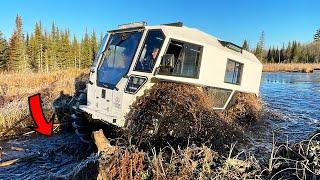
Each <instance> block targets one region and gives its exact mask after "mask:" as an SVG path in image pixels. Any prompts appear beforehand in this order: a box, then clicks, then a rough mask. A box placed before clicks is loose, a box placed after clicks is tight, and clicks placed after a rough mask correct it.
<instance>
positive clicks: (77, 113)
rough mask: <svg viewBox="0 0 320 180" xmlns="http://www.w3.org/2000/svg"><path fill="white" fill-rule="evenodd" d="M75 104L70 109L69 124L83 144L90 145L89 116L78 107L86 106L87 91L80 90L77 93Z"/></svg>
mask: <svg viewBox="0 0 320 180" xmlns="http://www.w3.org/2000/svg"><path fill="white" fill-rule="evenodd" d="M74 100H75V103H74V104H73V106H72V109H71V122H72V126H73V127H74V128H75V133H76V134H77V135H78V136H79V137H80V140H81V141H82V142H84V143H91V142H92V138H91V133H92V130H93V128H92V126H90V117H89V115H88V114H87V113H86V112H84V111H82V110H81V109H80V108H79V106H80V105H86V104H87V91H86V90H82V91H79V92H78V95H77V96H76V97H75V99H74Z"/></svg>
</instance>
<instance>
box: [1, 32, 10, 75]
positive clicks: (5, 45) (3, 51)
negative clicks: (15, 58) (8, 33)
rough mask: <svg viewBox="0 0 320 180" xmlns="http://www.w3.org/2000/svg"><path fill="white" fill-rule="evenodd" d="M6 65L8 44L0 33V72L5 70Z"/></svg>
mask: <svg viewBox="0 0 320 180" xmlns="http://www.w3.org/2000/svg"><path fill="white" fill-rule="evenodd" d="M7 63H8V43H7V40H6V39H5V38H4V37H3V34H2V32H1V31H0V70H1V71H2V70H5V69H6V68H7Z"/></svg>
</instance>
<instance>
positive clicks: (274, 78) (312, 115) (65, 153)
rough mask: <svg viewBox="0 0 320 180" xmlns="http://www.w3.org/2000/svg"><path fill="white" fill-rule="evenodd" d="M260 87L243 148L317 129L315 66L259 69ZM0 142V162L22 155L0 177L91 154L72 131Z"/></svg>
mask: <svg viewBox="0 0 320 180" xmlns="http://www.w3.org/2000/svg"><path fill="white" fill-rule="evenodd" d="M260 92H261V93H260V95H261V98H262V100H263V102H264V105H265V107H266V108H265V110H266V112H267V113H266V116H265V119H264V120H263V121H262V122H261V123H259V124H258V125H255V126H253V127H252V128H251V129H250V132H248V134H247V135H248V137H249V139H250V143H249V145H247V147H246V150H253V151H255V153H257V154H261V155H265V154H266V153H268V152H269V151H270V149H271V147H272V140H273V134H274V135H275V137H276V138H275V140H276V141H278V142H283V141H286V140H288V141H289V142H296V141H299V140H302V139H305V138H307V137H308V136H309V135H310V133H312V132H314V131H315V130H317V129H320V72H319V71H318V72H315V73H313V74H302V73H264V74H263V77H262V82H261V89H260ZM268 112H269V113H268ZM0 146H2V147H3V151H4V153H6V154H4V155H2V159H1V160H0V161H6V160H9V159H16V158H22V159H20V161H19V162H17V163H15V164H13V165H11V166H8V167H0V179H47V178H48V179H56V178H60V179H66V178H67V179H70V178H72V175H73V174H74V172H75V171H77V170H78V169H81V167H83V166H86V163H88V162H89V161H95V157H91V158H87V157H88V156H89V154H88V152H90V151H86V149H87V148H88V147H86V146H84V145H83V144H82V143H81V142H80V141H79V139H78V138H77V137H76V136H75V135H74V134H73V133H63V134H61V135H54V136H53V137H50V138H48V137H43V136H36V137H32V138H26V139H18V140H11V141H8V142H2V143H1V144H0ZM91 152H92V151H91ZM93 176H94V175H93Z"/></svg>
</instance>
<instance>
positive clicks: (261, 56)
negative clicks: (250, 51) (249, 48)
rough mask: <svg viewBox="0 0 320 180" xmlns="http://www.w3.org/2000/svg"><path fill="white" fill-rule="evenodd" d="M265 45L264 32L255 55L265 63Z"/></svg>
mask: <svg viewBox="0 0 320 180" xmlns="http://www.w3.org/2000/svg"><path fill="white" fill-rule="evenodd" d="M264 45H265V34H264V31H262V33H261V35H260V38H259V42H258V43H257V47H256V50H255V55H256V56H257V57H258V58H259V59H260V61H262V62H263V61H264Z"/></svg>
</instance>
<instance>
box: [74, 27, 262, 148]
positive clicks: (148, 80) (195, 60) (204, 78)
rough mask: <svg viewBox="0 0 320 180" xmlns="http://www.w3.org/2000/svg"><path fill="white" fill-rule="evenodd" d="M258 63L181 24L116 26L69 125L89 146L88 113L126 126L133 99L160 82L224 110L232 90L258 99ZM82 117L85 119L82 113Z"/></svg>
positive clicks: (233, 47) (104, 42) (230, 45)
mask: <svg viewBox="0 0 320 180" xmlns="http://www.w3.org/2000/svg"><path fill="white" fill-rule="evenodd" d="M261 73H262V64H261V62H260V61H259V60H258V59H257V58H256V56H255V55H253V54H252V53H250V52H248V51H246V50H244V49H242V48H241V47H239V46H237V45H235V44H233V43H231V42H227V41H222V40H219V39H217V38H216V37H214V36H211V35H209V34H206V33H204V32H202V31H200V30H198V29H195V28H189V27H186V26H183V24H182V23H171V24H163V25H158V26H147V25H146V23H144V22H142V23H131V24H124V25H120V26H119V28H118V29H115V30H111V31H108V33H107V35H106V36H105V37H104V39H103V40H102V42H101V47H100V50H99V52H98V53H97V55H96V58H95V60H94V62H93V65H92V67H91V69H90V79H89V83H88V84H87V88H86V90H85V91H83V92H82V94H81V95H80V96H79V97H78V103H77V105H76V106H74V111H73V114H72V116H71V117H72V120H73V126H74V127H75V128H76V133H77V134H78V135H79V136H80V138H81V139H82V141H84V142H88V141H89V139H90V133H89V132H88V129H87V128H88V126H89V125H88V120H86V118H84V117H87V116H88V115H90V116H91V119H93V120H99V121H102V122H105V123H109V124H113V125H116V126H119V127H126V126H127V124H128V122H126V119H125V115H126V114H127V113H128V112H129V110H130V105H131V104H132V103H133V102H134V101H135V99H136V97H138V96H142V95H143V94H144V93H145V90H147V89H149V88H151V87H152V86H153V85H154V83H156V82H159V81H170V82H176V83H185V84H192V85H196V86H199V87H202V89H203V91H205V92H207V93H208V94H209V95H210V96H209V97H210V98H212V100H213V101H214V109H217V110H223V109H225V108H226V107H227V106H228V104H229V103H230V102H231V99H232V97H233V95H234V94H235V93H236V92H243V93H253V94H256V95H258V93H259V86H260V78H261ZM84 114H86V115H84Z"/></svg>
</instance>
